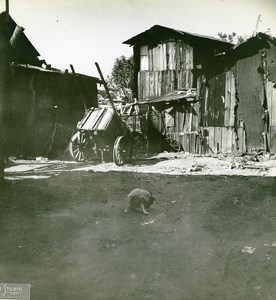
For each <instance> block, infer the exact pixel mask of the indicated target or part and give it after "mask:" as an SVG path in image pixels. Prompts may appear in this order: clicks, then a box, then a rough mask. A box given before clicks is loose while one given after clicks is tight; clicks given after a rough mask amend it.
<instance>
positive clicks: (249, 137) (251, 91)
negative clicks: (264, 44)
mask: <svg viewBox="0 0 276 300" xmlns="http://www.w3.org/2000/svg"><path fill="white" fill-rule="evenodd" d="M261 62H262V58H261V53H258V54H256V55H254V56H251V57H248V58H245V59H242V60H239V61H237V63H236V87H237V97H238V101H239V103H238V109H237V123H238V124H240V125H242V126H244V129H245V132H246V147H247V151H254V150H258V149H264V142H263V135H262V133H263V132H264V120H263V115H264V108H263V106H262V105H263V103H264V99H263V88H264V87H263V83H262V77H261V75H260V74H259V72H258V68H259V66H260V65H261Z"/></svg>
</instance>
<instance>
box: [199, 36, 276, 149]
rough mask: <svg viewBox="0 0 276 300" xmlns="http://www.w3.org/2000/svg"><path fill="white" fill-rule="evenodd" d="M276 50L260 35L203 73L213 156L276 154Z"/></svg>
mask: <svg viewBox="0 0 276 300" xmlns="http://www.w3.org/2000/svg"><path fill="white" fill-rule="evenodd" d="M275 46H276V40H275V38H273V37H271V36H268V35H266V34H263V33H258V34H257V35H256V36H254V37H251V38H249V39H248V40H247V41H245V42H243V43H241V44H239V45H237V46H235V47H233V48H232V49H230V50H228V51H227V52H226V53H224V55H222V56H220V57H217V58H215V59H213V60H211V61H210V63H209V65H207V66H206V67H205V69H204V70H202V74H204V75H203V76H201V77H199V81H200V84H199V86H200V98H201V102H200V104H201V107H200V111H201V121H200V123H201V126H202V129H203V132H204V139H205V142H207V144H208V146H209V150H210V149H211V152H239V153H245V152H258V151H265V152H270V153H272V154H274V153H276V131H275V129H276V127H275V124H276V120H275V118H276V89H275V87H276V85H275V82H276V72H275V70H276V65H275V61H276V47H275ZM206 151H207V152H208V149H207V150H206Z"/></svg>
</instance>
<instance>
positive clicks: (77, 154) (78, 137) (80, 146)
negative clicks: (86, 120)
mask: <svg viewBox="0 0 276 300" xmlns="http://www.w3.org/2000/svg"><path fill="white" fill-rule="evenodd" d="M69 152H70V155H71V157H72V158H73V159H75V160H76V161H85V160H87V158H88V154H89V149H88V141H87V138H86V137H85V134H83V133H81V132H76V133H75V134H74V135H73V136H72V138H71V140H70V143H69Z"/></svg>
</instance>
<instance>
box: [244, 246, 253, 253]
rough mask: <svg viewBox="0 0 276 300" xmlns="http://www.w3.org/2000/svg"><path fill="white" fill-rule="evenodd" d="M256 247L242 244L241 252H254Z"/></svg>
mask: <svg viewBox="0 0 276 300" xmlns="http://www.w3.org/2000/svg"><path fill="white" fill-rule="evenodd" d="M255 250H256V248H254V247H250V246H244V247H243V249H242V253H248V254H253V253H254V252H255Z"/></svg>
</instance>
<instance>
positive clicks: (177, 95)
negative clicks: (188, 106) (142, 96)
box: [139, 89, 198, 104]
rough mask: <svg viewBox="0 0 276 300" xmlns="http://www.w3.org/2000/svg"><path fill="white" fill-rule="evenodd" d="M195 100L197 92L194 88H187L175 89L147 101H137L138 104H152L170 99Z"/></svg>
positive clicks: (166, 101)
mask: <svg viewBox="0 0 276 300" xmlns="http://www.w3.org/2000/svg"><path fill="white" fill-rule="evenodd" d="M184 99H185V100H186V101H195V100H198V94H197V92H196V89H189V90H177V91H174V92H172V93H168V94H166V95H163V96H160V97H156V98H152V99H149V100H147V101H142V102H139V104H154V103H161V102H163V103H169V102H172V101H181V100H184Z"/></svg>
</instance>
